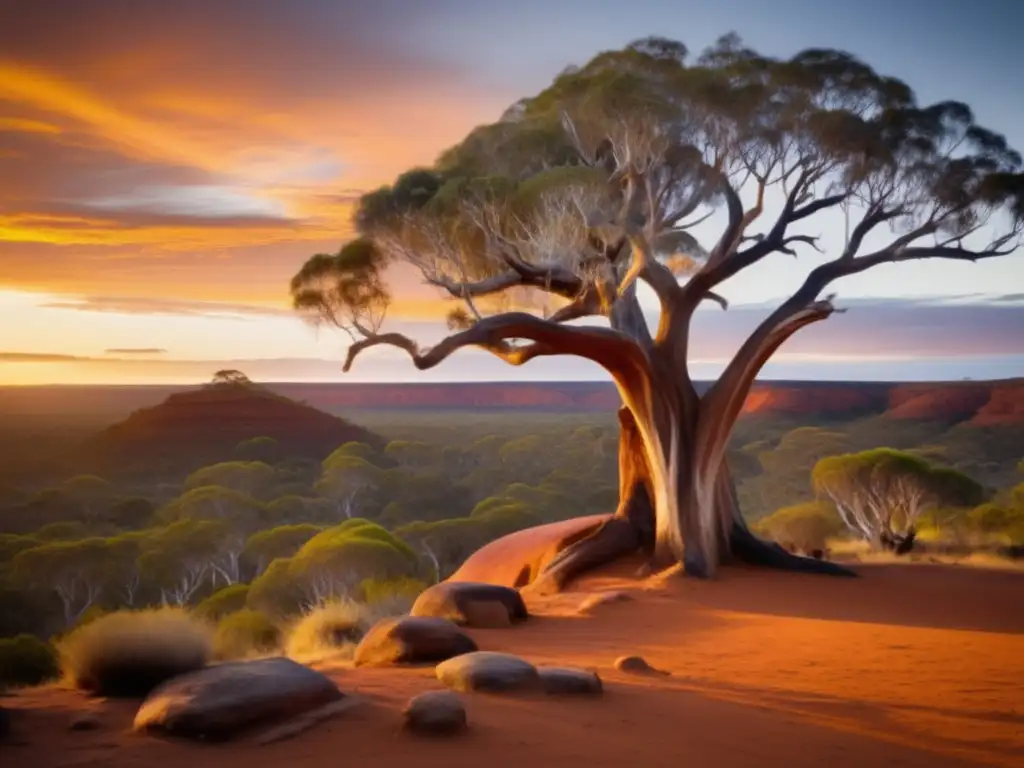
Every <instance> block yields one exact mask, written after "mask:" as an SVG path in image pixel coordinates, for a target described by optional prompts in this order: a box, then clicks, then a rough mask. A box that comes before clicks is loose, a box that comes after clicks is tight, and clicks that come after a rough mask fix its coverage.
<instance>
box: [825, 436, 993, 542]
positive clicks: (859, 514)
mask: <svg viewBox="0 0 1024 768" xmlns="http://www.w3.org/2000/svg"><path fill="white" fill-rule="evenodd" d="M811 479H812V482H813V484H814V487H815V490H817V491H818V492H819V493H821V494H824V495H826V496H828V497H829V498H830V499H831V500H832V502H833V503H834V504H835V505H836V509H837V510H838V511H839V515H840V516H841V517H842V519H843V523H845V524H846V526H847V527H848V528H849V529H850V530H851V531H852V532H853V533H855V534H856V535H858V536H860V537H862V538H863V539H865V540H867V541H869V542H871V544H872V545H873V546H875V547H877V548H879V549H888V550H892V551H895V552H897V553H899V554H902V553H905V552H909V551H910V549H911V548H912V547H913V545H914V539H915V537H916V535H917V525H916V524H917V520H918V518H919V517H920V516H921V515H922V513H924V512H925V511H926V510H930V509H934V508H935V507H937V506H941V505H955V504H962V505H968V504H971V503H976V501H977V500H978V499H979V498H980V496H981V495H982V490H981V488H980V486H978V484H977V483H974V482H973V481H972V480H971V479H970V478H968V477H966V476H964V475H961V474H960V473H958V472H956V471H955V470H951V469H948V468H942V467H933V466H932V465H931V464H929V463H928V462H927V461H925V460H924V459H922V458H920V457H918V456H915V455H914V454H911V453H905V452H903V451H895V450H892V449H889V448H876V449H874V450H871V451H862V452H861V453H850V454H843V455H840V456H831V457H828V458H825V459H822V460H820V461H819V462H818V463H817V464H816V465H815V467H814V470H813V472H812V474H811Z"/></svg>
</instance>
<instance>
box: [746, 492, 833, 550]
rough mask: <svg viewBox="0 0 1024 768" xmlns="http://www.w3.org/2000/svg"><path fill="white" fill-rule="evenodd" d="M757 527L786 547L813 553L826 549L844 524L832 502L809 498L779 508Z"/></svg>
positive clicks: (761, 520) (757, 524) (758, 522)
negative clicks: (830, 503) (823, 502)
mask: <svg viewBox="0 0 1024 768" xmlns="http://www.w3.org/2000/svg"><path fill="white" fill-rule="evenodd" d="M754 528H755V530H756V531H758V532H759V533H762V534H764V535H766V536H768V537H769V538H771V539H773V540H774V541H777V542H779V543H780V544H782V545H783V546H784V547H786V548H787V549H791V550H795V551H799V552H803V553H810V552H813V551H814V550H816V549H818V550H825V549H826V548H827V544H828V540H829V539H830V538H833V537H835V536H838V535H839V534H840V533H842V531H843V530H844V529H845V526H844V525H843V521H842V520H841V519H840V518H839V515H837V514H836V511H835V509H834V508H833V507H832V506H831V505H828V504H822V503H821V502H818V501H810V502H804V503H803V504H795V505H793V506H790V507H783V508H782V509H779V510H776V511H775V512H773V513H772V514H770V515H767V516H766V517H763V518H761V519H760V520H758V521H757V523H756V525H755V526H754Z"/></svg>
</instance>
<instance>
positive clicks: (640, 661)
mask: <svg viewBox="0 0 1024 768" xmlns="http://www.w3.org/2000/svg"><path fill="white" fill-rule="evenodd" d="M615 668H616V669H617V670H619V671H620V672H630V673H632V674H635V675H668V674H669V673H668V672H665V671H663V670H660V669H655V668H654V667H652V666H651V665H650V664H648V663H647V660H646V659H644V658H643V657H642V656H620V657H619V658H617V659H616V660H615Z"/></svg>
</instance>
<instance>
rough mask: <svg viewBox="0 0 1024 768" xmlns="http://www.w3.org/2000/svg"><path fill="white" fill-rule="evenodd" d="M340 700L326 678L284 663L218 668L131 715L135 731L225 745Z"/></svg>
mask: <svg viewBox="0 0 1024 768" xmlns="http://www.w3.org/2000/svg"><path fill="white" fill-rule="evenodd" d="M342 698H344V694H342V692H341V691H339V690H338V687H337V686H336V685H335V684H334V683H333V682H332V681H331V679H330V678H328V677H326V676H325V675H322V674H321V673H319V672H317V671H315V670H312V669H310V668H309V667H306V666H303V665H302V664H299V663H297V662H294V661H292V660H291V659H286V658H283V657H278V658H272V659H258V660H255V661H239V662H231V663H227V664H218V665H216V666H212V667H207V668H206V669H203V670H200V671H198V672H190V673H188V674H185V675H181V676H180V677H176V678H173V679H171V680H168V681H167V682H166V683H164V684H162V685H160V686H159V687H158V688H156V689H154V690H153V691H152V692H151V693H150V694H149V696H148V697H147V698H146V700H145V701H144V702H142V706H141V707H140V708H139V711H138V713H137V714H136V715H135V724H134V727H135V729H136V730H145V731H157V732H163V733H166V734H170V735H174V736H184V737H188V738H196V739H229V738H231V737H232V736H235V735H236V734H238V733H240V732H241V731H244V730H246V729H248V728H250V727H251V726H254V725H257V724H263V723H267V722H273V721H281V720H286V719H290V718H293V717H296V716H298V715H301V714H303V713H305V712H309V711H310V710H313V709H317V708H319V707H322V706H324V705H325V704H328V703H331V702H334V701H338V700H339V699H342Z"/></svg>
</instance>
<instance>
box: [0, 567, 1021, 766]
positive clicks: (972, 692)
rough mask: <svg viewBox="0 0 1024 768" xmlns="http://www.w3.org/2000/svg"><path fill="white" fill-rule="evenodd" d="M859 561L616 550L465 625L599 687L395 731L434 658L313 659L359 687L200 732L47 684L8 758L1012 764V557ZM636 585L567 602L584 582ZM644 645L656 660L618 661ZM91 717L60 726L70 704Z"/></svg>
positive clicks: (484, 706)
mask: <svg viewBox="0 0 1024 768" xmlns="http://www.w3.org/2000/svg"><path fill="white" fill-rule="evenodd" d="M859 570H860V572H861V573H862V578H860V579H833V578H828V577H821V576H806V575H798V574H783V573H765V572H758V571H748V570H730V571H726V572H724V573H723V574H722V576H721V577H720V578H719V579H718V580H716V581H713V582H698V581H694V580H690V579H685V578H682V577H679V576H670V577H660V578H659V577H654V578H652V579H649V580H648V581H646V582H637V581H635V580H632V579H630V578H628V577H626V576H625V575H624V574H627V573H629V572H630V571H629V566H628V565H626V566H623V567H622V568H620V569H619V570H618V572H616V573H609V574H606V575H603V576H601V577H594V578H591V579H589V580H586V581H584V582H583V583H581V584H580V585H579V586H578V588H577V590H578V591H576V592H573V593H568V594H563V595H559V596H557V597H552V598H536V599H535V600H534V602H533V604H532V605H531V607H532V609H533V610H534V611H535V612H536V613H537V616H536V617H535V618H533V619H531V620H530V621H528V622H527V623H526V624H524V625H522V626H519V627H515V628H512V629H505V630H472V631H471V633H472V634H473V635H474V636H475V638H476V639H477V641H478V643H479V644H480V646H481V647H482V648H484V649H489V650H507V651H512V652H515V653H518V654H521V655H523V656H524V657H525V658H527V659H529V660H531V661H534V662H538V663H558V664H566V665H577V666H581V667H593V668H596V669H597V670H598V671H599V672H600V674H601V676H602V677H603V678H604V680H605V683H606V692H605V695H604V697H603V698H601V699H597V700H557V699H536V698H534V699H530V698H503V697H498V696H488V695H483V694H478V695H469V696H466V703H467V709H468V713H469V719H470V731H469V732H468V733H467V734H465V735H464V736H462V737H457V738H454V739H449V740H427V739H423V738H417V737H414V736H411V735H408V734H406V733H404V732H403V731H402V730H401V728H400V723H401V719H400V715H399V710H400V709H401V707H402V705H403V704H404V702H405V701H406V700H407V699H408V698H409V697H410V696H411V695H413V694H415V693H417V692H419V691H423V690H428V689H435V688H438V687H439V684H438V683H437V682H436V681H435V680H434V678H433V674H432V670H431V669H430V668H418V669H384V670H365V669H359V670H352V669H348V668H345V667H342V666H334V667H327V668H325V671H327V672H328V673H329V674H331V675H332V676H333V677H335V679H336V680H337V682H338V684H339V685H340V686H341V687H342V689H343V690H345V691H349V692H355V693H358V694H360V695H362V696H364V697H365V698H366V699H367V700H368V702H367V704H366V706H364V707H362V708H360V709H357V710H356V711H353V712H349V713H347V714H344V715H341V716H340V717H338V718H337V719H334V720H330V721H328V722H325V723H322V724H321V725H319V726H317V727H315V728H314V729H313V730H311V731H308V732H306V733H304V734H301V735H299V736H297V737H296V738H294V739H292V740H290V741H285V742H280V743H275V744H271V745H269V746H261V747H257V746H255V745H254V744H253V743H252V741H251V740H242V741H239V742H235V743H233V744H227V745H196V744H188V743H181V742H171V741H163V740H159V739H156V738H154V737H151V736H145V735H138V734H133V733H131V732H130V730H129V728H130V724H131V719H132V716H133V714H134V710H135V707H136V705H134V704H131V703H127V702H107V701H89V700H87V699H85V698H84V697H82V696H80V695H78V694H76V693H73V692H70V691H65V690H60V689H57V688H48V689H46V688H44V689H37V690H34V691H26V692H22V693H19V694H17V695H14V696H10V697H7V698H5V699H3V700H2V702H3V704H4V706H7V707H12V708H14V709H15V710H16V712H15V717H14V718H13V730H14V735H15V741H14V743H11V742H5V743H4V744H3V746H2V747H0V762H2V764H3V767H4V768H23V767H24V768H29V767H31V768H64V767H69V768H70V767H71V766H75V767H76V768H84V767H85V766H97V767H98V766H101V765H102V766H108V767H109V768H135V767H136V766H137V767H139V768H141V767H142V766H146V768H178V767H179V766H188V767H189V768H207V767H208V768H282V766H302V767H303V768H306V767H308V768H319V766H324V768H326V767H327V766H330V767H331V768H338V767H340V766H373V767H374V768H392V767H394V768H398V766H402V767H403V768H406V767H408V766H416V768H421V767H422V768H427V767H429V766H444V767H445V768H457V767H458V766H479V765H485V766H487V768H503V767H504V766H531V767H533V768H547V766H566V765H587V766H642V767H646V766H663V765H664V766H680V765H702V766H709V767H714V768H729V767H730V766H786V767H787V768H800V767H801V766H822V765H827V766H829V768H844V767H846V766H850V767H851V768H854V767H855V768H865V766H879V767H881V766H886V767H888V766H928V768H942V767H944V766H965V765H989V766H1005V768H1010V766H1020V765H1021V761H1020V758H1021V755H1022V754H1024V693H1022V691H1024V610H1021V606H1022V605H1024V573H1019V572H1017V573H1010V572H1001V571H995V570H981V569H970V568H966V567H962V566H961V567H955V566H938V565H873V566H861V567H860V569H859ZM611 589H625V590H628V591H630V593H631V594H632V596H633V597H634V599H633V600H631V601H628V602H617V603H611V604H606V605H602V606H600V607H598V608H597V609H595V610H594V612H593V615H590V616H581V615H580V614H579V612H578V610H577V608H578V606H579V604H580V603H581V602H582V601H583V600H584V599H585V598H587V597H588V596H590V595H592V594H593V593H595V592H601V591H605V590H611ZM624 654H641V655H643V656H644V657H645V658H646V659H647V660H648V661H649V662H651V664H652V665H654V666H655V667H658V668H661V669H665V670H669V671H671V673H672V674H671V676H669V677H650V678H647V677H631V676H628V675H625V674H623V673H620V672H617V671H615V670H614V669H613V668H612V662H613V661H614V659H615V658H616V657H617V656H620V655H624ZM86 708H92V709H94V711H96V712H97V713H98V716H99V719H100V727H99V728H98V729H97V730H94V731H86V732H77V731H71V730H69V727H68V724H69V721H70V718H71V717H72V716H73V715H74V714H75V713H78V712H81V711H82V710H83V709H86Z"/></svg>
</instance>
